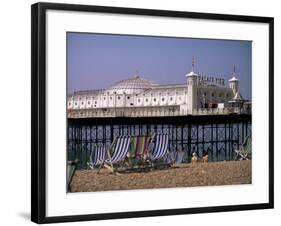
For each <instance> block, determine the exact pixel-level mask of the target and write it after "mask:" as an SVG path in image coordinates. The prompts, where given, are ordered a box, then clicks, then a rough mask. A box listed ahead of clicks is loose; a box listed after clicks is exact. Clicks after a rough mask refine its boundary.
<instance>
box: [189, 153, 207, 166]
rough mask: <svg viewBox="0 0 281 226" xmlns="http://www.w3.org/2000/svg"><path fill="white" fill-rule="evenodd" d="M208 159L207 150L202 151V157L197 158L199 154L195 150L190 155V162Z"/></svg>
mask: <svg viewBox="0 0 281 226" xmlns="http://www.w3.org/2000/svg"><path fill="white" fill-rule="evenodd" d="M208 161H209V155H208V152H207V151H205V152H204V153H203V156H202V159H200V158H199V156H198V155H197V153H196V152H193V153H192V157H191V163H197V162H208Z"/></svg>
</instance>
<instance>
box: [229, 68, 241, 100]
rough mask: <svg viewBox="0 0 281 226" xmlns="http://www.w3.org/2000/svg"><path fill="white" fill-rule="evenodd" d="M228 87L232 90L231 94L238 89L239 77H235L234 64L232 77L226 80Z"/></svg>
mask: <svg viewBox="0 0 281 226" xmlns="http://www.w3.org/2000/svg"><path fill="white" fill-rule="evenodd" d="M228 81H229V87H230V88H231V89H232V91H233V95H235V94H236V93H237V92H238V91H239V79H238V78H237V77H236V69H235V66H234V67H233V75H232V78H231V79H229V80H228Z"/></svg>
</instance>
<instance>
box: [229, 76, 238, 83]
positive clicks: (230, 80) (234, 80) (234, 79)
mask: <svg viewBox="0 0 281 226" xmlns="http://www.w3.org/2000/svg"><path fill="white" fill-rule="evenodd" d="M228 81H229V82H238V81H239V79H238V78H236V77H235V76H233V77H232V78H231V79H229V80H228Z"/></svg>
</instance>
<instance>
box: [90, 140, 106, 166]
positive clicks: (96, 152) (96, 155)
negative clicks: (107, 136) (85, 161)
mask: <svg viewBox="0 0 281 226" xmlns="http://www.w3.org/2000/svg"><path fill="white" fill-rule="evenodd" d="M105 153H106V149H105V146H104V145H98V146H95V148H94V149H93V150H92V152H91V155H90V161H89V167H90V168H91V169H93V168H94V167H95V166H97V165H100V164H101V163H102V162H103V161H104V160H105Z"/></svg>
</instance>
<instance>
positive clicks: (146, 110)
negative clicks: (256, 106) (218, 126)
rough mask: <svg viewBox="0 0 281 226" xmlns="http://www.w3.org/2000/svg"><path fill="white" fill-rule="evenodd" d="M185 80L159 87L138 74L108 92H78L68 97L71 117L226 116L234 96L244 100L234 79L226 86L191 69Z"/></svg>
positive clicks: (116, 84)
mask: <svg viewBox="0 0 281 226" xmlns="http://www.w3.org/2000/svg"><path fill="white" fill-rule="evenodd" d="M234 72H235V71H234ZM186 80H187V81H186V83H183V84H168V85H158V84H156V83H154V82H152V81H149V80H146V79H144V78H142V77H140V76H139V75H135V76H133V77H131V78H129V79H126V80H122V81H119V82H117V83H115V84H113V85H112V86H111V87H109V88H108V89H102V90H91V91H77V92H74V93H73V94H72V95H69V97H68V102H67V109H68V117H70V118H71V117H151V116H176V115H188V114H199V113H200V112H204V111H206V110H208V111H210V112H217V113H227V107H230V106H231V103H233V102H235V101H236V100H234V99H233V98H234V97H236V98H237V97H239V98H241V99H240V101H243V98H242V96H241V94H240V93H239V80H238V79H237V78H236V77H235V76H233V77H232V78H231V79H230V80H229V86H226V85H225V82H224V79H222V78H215V77H207V76H202V75H198V74H196V73H195V72H194V71H193V69H192V71H191V72H190V73H188V74H187V75H186ZM229 109H230V108H229ZM229 109H228V110H229Z"/></svg>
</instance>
